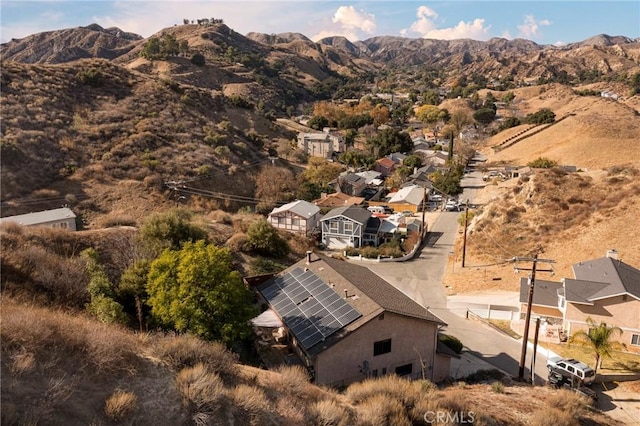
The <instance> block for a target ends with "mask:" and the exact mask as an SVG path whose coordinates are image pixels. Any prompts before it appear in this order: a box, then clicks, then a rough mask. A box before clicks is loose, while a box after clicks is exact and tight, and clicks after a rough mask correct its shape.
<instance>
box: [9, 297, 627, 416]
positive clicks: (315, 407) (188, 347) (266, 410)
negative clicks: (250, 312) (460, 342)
mask: <svg viewBox="0 0 640 426" xmlns="http://www.w3.org/2000/svg"><path fill="white" fill-rule="evenodd" d="M1 303H2V328H1V329H0V332H1V334H2V343H3V344H2V365H1V369H2V378H3V380H2V396H1V404H2V405H1V412H2V424H7V425H13V424H24V423H25V422H28V423H30V424H49V425H68V424H89V423H93V424H96V423H100V424H112V423H113V424H115V423H117V424H138V425H157V424H173V425H187V424H194V423H195V424H230V425H231V424H242V425H245V424H246V425H249V424H252V425H253V424H255V425H263V424H287V425H302V424H317V425H320V424H325V425H326V424H336V425H371V424H383V423H386V422H388V423H389V424H426V422H425V420H424V419H425V414H426V413H427V412H428V411H440V412H442V413H450V414H451V415H453V414H454V413H456V412H457V413H458V415H460V412H464V413H465V416H466V418H467V419H469V418H470V416H473V417H474V419H475V422H477V423H479V424H494V425H525V424H536V425H541V424H548V421H549V420H550V419H552V420H553V421H554V422H555V424H573V423H574V422H580V423H581V424H593V425H615V424H616V423H615V422H614V421H613V420H611V419H609V418H608V417H606V416H604V415H602V414H599V413H596V412H593V411H591V410H590V409H589V408H588V406H587V403H586V401H585V400H583V399H581V398H579V397H578V396H577V395H576V394H574V393H569V392H568V391H565V390H552V389H550V388H544V387H537V388H530V387H528V386H514V385H509V384H508V383H509V382H508V381H507V385H505V386H503V388H502V391H501V392H497V391H492V390H491V389H492V387H491V386H489V385H487V384H480V385H478V384H475V385H473V384H464V383H460V384H457V385H454V386H451V387H449V388H443V389H437V388H436V387H435V386H433V385H432V384H430V383H429V382H427V381H421V380H418V381H414V382H409V381H406V380H404V379H401V378H398V377H396V376H393V375H390V376H385V377H382V378H379V379H370V380H367V381H365V382H363V383H358V384H354V385H352V386H350V387H349V388H347V389H346V390H345V391H344V392H343V393H338V392H336V391H334V390H331V389H324V388H319V387H316V386H313V385H311V384H309V382H308V377H307V376H306V374H305V373H304V372H303V370H302V369H300V368H297V367H284V368H282V369H280V370H279V371H275V372H271V371H265V370H260V369H256V368H251V367H246V366H240V365H237V364H236V362H237V358H235V357H234V356H233V355H232V354H231V353H229V352H227V351H226V350H225V349H224V348H223V347H221V345H219V344H215V343H206V342H203V341H200V340H198V339H195V338H193V337H190V336H162V335H158V334H154V333H151V334H133V333H131V332H127V331H125V330H122V329H120V328H118V327H115V326H108V325H104V324H100V323H97V322H95V321H93V320H90V319H87V318H84V317H81V316H75V315H70V314H69V313H65V312H62V311H57V310H47V309H43V308H38V307H34V306H31V305H24V304H19V303H17V302H15V301H14V300H11V299H9V298H6V297H4V298H3V299H2V301H1ZM498 388H499V386H496V389H498ZM559 407H563V409H562V410H561V409H560V408H559ZM559 422H563V423H559Z"/></svg>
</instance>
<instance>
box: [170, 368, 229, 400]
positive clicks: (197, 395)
mask: <svg viewBox="0 0 640 426" xmlns="http://www.w3.org/2000/svg"><path fill="white" fill-rule="evenodd" d="M176 384H177V386H178V390H180V393H182V396H183V397H184V399H185V401H184V402H185V404H193V406H195V408H196V409H198V410H202V409H203V408H205V407H206V409H207V410H206V411H213V410H215V409H216V408H219V406H220V404H221V403H222V401H223V400H224V398H225V397H226V392H225V388H224V384H223V382H222V379H221V378H220V376H219V375H217V374H216V373H213V372H210V371H209V370H208V369H207V367H206V366H205V365H204V364H196V365H194V366H193V367H187V368H183V369H182V370H181V371H180V372H179V373H178V375H177V376H176Z"/></svg>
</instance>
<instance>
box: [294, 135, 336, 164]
mask: <svg viewBox="0 0 640 426" xmlns="http://www.w3.org/2000/svg"><path fill="white" fill-rule="evenodd" d="M298 148H299V149H301V150H302V151H304V152H306V153H307V154H309V155H310V156H312V157H323V158H332V157H333V156H334V154H337V153H340V152H344V140H343V139H342V136H340V135H334V134H331V133H329V132H317V133H299V134H298Z"/></svg>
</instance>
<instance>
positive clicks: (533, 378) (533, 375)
mask: <svg viewBox="0 0 640 426" xmlns="http://www.w3.org/2000/svg"><path fill="white" fill-rule="evenodd" d="M538 333H540V317H538V318H536V334H535V336H534V338H533V357H531V384H532V385H534V386H535V385H536V351H537V350H538Z"/></svg>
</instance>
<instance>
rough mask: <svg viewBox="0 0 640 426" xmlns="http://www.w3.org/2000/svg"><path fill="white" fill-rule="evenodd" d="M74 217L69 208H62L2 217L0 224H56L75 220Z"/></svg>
mask: <svg viewBox="0 0 640 426" xmlns="http://www.w3.org/2000/svg"><path fill="white" fill-rule="evenodd" d="M75 217H76V215H75V214H74V213H73V212H72V211H71V209H70V208H68V207H62V208H59V209H53V210H45V211H41V212H35V213H27V214H20V215H17V216H7V217H3V218H2V219H0V223H7V222H15V223H17V224H19V225H24V226H30V225H40V224H44V223H49V222H56V221H59V220H64V219H75Z"/></svg>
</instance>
